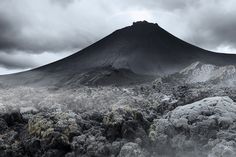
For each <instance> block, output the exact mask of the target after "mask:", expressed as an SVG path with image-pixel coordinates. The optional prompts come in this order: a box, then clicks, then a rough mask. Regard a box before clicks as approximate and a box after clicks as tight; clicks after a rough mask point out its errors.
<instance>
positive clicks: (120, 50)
mask: <svg viewBox="0 0 236 157" xmlns="http://www.w3.org/2000/svg"><path fill="white" fill-rule="evenodd" d="M194 62H201V63H205V64H212V65H216V66H225V65H234V64H235V63H236V55H233V54H221V53H215V52H211V51H207V50H204V49H202V48H199V47H196V46H194V45H191V44H189V43H187V42H185V41H183V40H181V39H179V38H177V37H175V36H173V35H172V34H170V33H168V32H167V31H165V30H164V29H162V28H161V27H160V26H159V25H158V24H153V23H148V22H146V21H141V22H135V23H133V25H132V26H128V27H125V28H122V29H120V30H117V31H115V32H113V33H112V34H110V35H108V36H107V37H105V38H103V39H101V40H100V41H98V42H96V43H94V44H92V45H91V46H89V47H87V48H85V49H83V50H81V51H79V52H77V53H75V54H73V55H71V56H69V57H67V58H64V59H62V60H59V61H57V62H54V63H51V64H48V65H45V66H42V67H39V68H36V69H33V70H30V71H27V72H22V73H17V74H11V75H5V76H1V77H0V83H1V84H2V85H7V86H15V85H40V86H54V85H55V86H67V85H71V86H77V85H80V84H86V85H123V84H138V83H144V82H147V81H152V80H153V79H155V78H157V77H160V76H165V75H169V74H173V73H175V72H178V71H180V70H182V69H183V68H185V67H187V66H189V65H191V64H192V63H194Z"/></svg>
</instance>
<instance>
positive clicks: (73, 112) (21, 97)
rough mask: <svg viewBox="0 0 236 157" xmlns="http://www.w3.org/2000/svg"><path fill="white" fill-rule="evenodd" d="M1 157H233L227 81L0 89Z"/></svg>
mask: <svg viewBox="0 0 236 157" xmlns="http://www.w3.org/2000/svg"><path fill="white" fill-rule="evenodd" d="M0 94H1V97H0V102H2V103H0V110H1V114H0V128H1V130H0V156H3V157H5V156H9V157H19V156H24V157H31V156H33V157H40V156H44V157H55V156H57V157H64V156H65V157H77V156H81V157H149V156H150V157H189V156H191V157H192V156H193V157H235V156H236V140H235V139H236V123H235V122H236V103H235V102H234V101H235V97H234V95H235V92H234V89H231V88H218V87H217V89H216V87H214V86H212V85H211V86H207V85H203V84H202V83H198V84H195V85H188V86H177V85H170V84H165V83H163V82H162V83H160V81H158V80H157V81H156V82H154V83H153V84H152V85H150V84H149V85H142V86H135V87H126V88H125V87H98V88H91V87H81V88H79V89H76V90H71V89H70V90H63V91H61V90H60V89H34V88H26V87H24V88H18V89H2V90H1V91H0Z"/></svg>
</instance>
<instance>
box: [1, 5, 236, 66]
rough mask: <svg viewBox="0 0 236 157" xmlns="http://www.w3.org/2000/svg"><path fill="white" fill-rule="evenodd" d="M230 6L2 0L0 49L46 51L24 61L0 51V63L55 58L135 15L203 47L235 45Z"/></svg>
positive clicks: (234, 16) (233, 13) (134, 18)
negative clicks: (34, 58) (35, 58)
mask: <svg viewBox="0 0 236 157" xmlns="http://www.w3.org/2000/svg"><path fill="white" fill-rule="evenodd" d="M234 6H236V1H234V0H227V1H221V0H208V1H207V2H206V1H205V0H175V1H173V0H145V1H144V0H113V1H111V0H34V1H33V0H1V1H0V54H1V53H3V52H4V53H5V54H8V57H11V56H12V55H15V53H16V52H17V56H18V57H19V56H21V54H22V56H25V57H27V55H25V54H29V56H30V55H35V54H37V55H38V56H41V54H43V53H44V55H43V56H44V58H40V57H38V60H40V62H37V61H36V60H32V61H31V62H30V61H29V60H30V59H31V58H30V57H28V61H27V62H28V63H27V64H23V63H22V62H17V61H18V59H16V58H15V60H11V59H9V58H7V56H5V58H3V57H1V56H0V57H1V59H0V65H1V66H5V67H20V68H28V67H34V66H35V64H37V66H39V65H41V64H45V63H47V62H46V61H44V60H45V58H47V56H46V55H45V54H48V55H51V54H55V55H51V56H54V57H55V59H56V58H57V59H58V57H56V55H58V56H60V53H61V52H64V51H67V52H72V51H73V52H75V51H76V50H79V49H82V48H84V47H86V46H88V45H90V44H92V43H93V42H95V41H97V40H99V39H101V38H102V37H104V36H106V35H108V34H109V33H111V32H112V31H114V30H116V29H119V28H121V27H124V26H127V25H130V24H131V23H132V22H133V21H137V20H148V21H150V22H156V23H158V24H159V25H160V26H162V27H163V28H164V29H166V30H167V31H169V32H171V33H172V34H174V35H176V36H178V37H180V38H182V39H184V40H187V41H189V42H191V43H193V44H196V45H198V46H200V47H203V48H206V49H210V50H221V49H220V48H221V47H230V48H231V49H232V51H233V50H234V49H236V31H235V29H234V28H236V22H235V19H236V10H235V8H234ZM45 52H50V54H49V53H45ZM235 52H236V51H235ZM3 60H4V61H3ZM46 60H47V59H46ZM13 61H14V62H15V64H13ZM43 61H44V62H43ZM47 61H49V60H47ZM50 61H51V60H50ZM32 62H33V63H32ZM18 65H19V66H18Z"/></svg>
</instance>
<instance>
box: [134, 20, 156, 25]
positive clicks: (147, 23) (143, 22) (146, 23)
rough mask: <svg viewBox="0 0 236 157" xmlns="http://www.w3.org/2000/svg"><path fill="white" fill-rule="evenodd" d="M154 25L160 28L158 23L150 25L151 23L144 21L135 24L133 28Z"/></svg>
mask: <svg viewBox="0 0 236 157" xmlns="http://www.w3.org/2000/svg"><path fill="white" fill-rule="evenodd" d="M153 25H155V26H158V24H157V23H150V22H148V21H146V20H144V21H136V22H133V25H132V26H153Z"/></svg>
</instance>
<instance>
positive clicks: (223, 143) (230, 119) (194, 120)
mask: <svg viewBox="0 0 236 157" xmlns="http://www.w3.org/2000/svg"><path fill="white" fill-rule="evenodd" d="M235 121H236V104H235V103H234V102H233V101H232V100H231V99H230V98H229V97H212V98H206V99H203V100H201V101H198V102H195V103H192V104H188V105H185V106H181V107H177V108H176V109H174V110H173V111H171V112H169V113H168V114H167V115H165V116H164V117H163V118H161V119H157V120H155V121H154V124H153V125H152V126H151V128H150V133H149V137H150V139H151V140H152V141H153V142H154V143H155V144H156V145H157V146H160V145H163V146H165V145H168V146H169V147H170V148H172V149H175V150H177V152H179V153H180V154H181V153H183V152H188V151H189V150H193V151H197V152H198V153H199V155H202V156H203V155H206V154H207V153H209V152H210V153H211V154H212V155H213V156H214V155H215V156H217V157H218V156H222V154H224V155H223V156H227V154H228V156H231V155H232V154H234V152H235V151H236V150H235V149H236V147H235V146H236V145H235V137H236V125H235ZM201 151H202V152H201ZM219 152H220V153H219ZM205 153H206V154H205ZM180 156H181V155H180Z"/></svg>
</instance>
